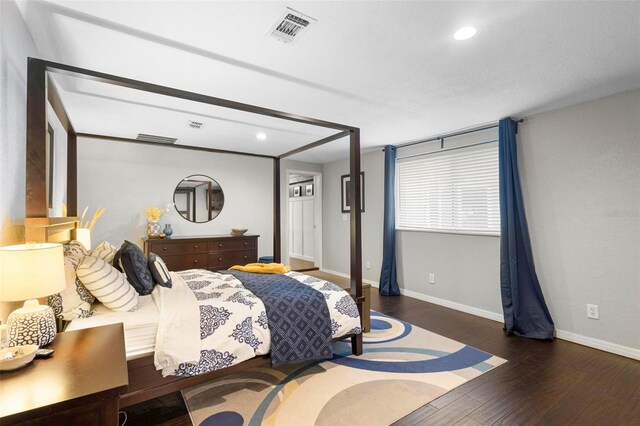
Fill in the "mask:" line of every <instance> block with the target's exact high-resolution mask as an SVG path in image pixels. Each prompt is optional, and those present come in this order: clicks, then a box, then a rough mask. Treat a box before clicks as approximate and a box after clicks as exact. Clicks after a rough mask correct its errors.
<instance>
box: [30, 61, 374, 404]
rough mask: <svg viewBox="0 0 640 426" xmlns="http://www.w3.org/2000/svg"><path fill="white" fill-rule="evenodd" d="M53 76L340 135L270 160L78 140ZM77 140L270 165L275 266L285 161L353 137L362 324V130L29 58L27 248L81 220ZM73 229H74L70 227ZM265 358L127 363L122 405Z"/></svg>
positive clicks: (358, 345)
mask: <svg viewBox="0 0 640 426" xmlns="http://www.w3.org/2000/svg"><path fill="white" fill-rule="evenodd" d="M48 73H57V74H64V75H70V76H73V77H78V78H83V79H89V80H94V81H99V82H102V83H107V84H113V85H117V86H122V87H127V88H130V89H135V90H140V91H143V92H150V93H156V94H161V95H165V96H170V97H175V98H180V99H186V100H190V101H194V102H200V103H205V104H209V105H216V106H220V107H224V108H230V109H235V110H240V111H245V112H249V113H253V114H258V115H266V116H269V117H274V118H279V119H282V120H290V121H296V122H299V123H305V124H308V125H312V126H320V127H326V128H330V129H334V130H337V131H338V133H335V134H334V135H331V136H328V137H326V138H323V139H320V140H318V141H315V142H312V143H309V144H306V145H304V146H301V147H299V148H296V149H293V150H291V151H288V152H285V153H283V154H281V155H278V156H268V155H261V154H254V153H250V152H236V151H228V150H220V149H209V148H197V147H188V146H176V145H168V146H167V145H158V144H154V143H149V142H141V141H138V140H135V139H127V138H119V137H114V136H109V135H95V134H76V132H75V130H74V128H73V126H72V124H71V121H70V120H69V117H68V115H67V112H66V111H65V109H64V106H63V104H62V101H61V99H60V95H59V93H58V92H57V90H56V88H55V85H54V84H53V82H52V80H51V79H50V78H49V74H48ZM47 100H49V102H50V104H51V106H52V107H53V110H54V111H55V113H56V115H57V116H58V118H59V119H60V122H61V123H62V124H63V126H64V127H65V129H66V131H67V152H68V157H67V216H68V217H67V218H52V217H48V200H47V177H46V132H47V114H46V104H47ZM78 136H85V137H91V138H95V139H103V140H112V141H114V140H115V141H121V142H131V143H146V144H151V145H154V146H158V147H165V148H166V149H191V150H199V151H208V152H216V153H222V154H235V155H247V156H257V157H263V158H270V159H272V160H273V255H274V261H275V262H280V259H281V253H280V251H281V247H280V245H281V229H280V220H281V216H280V161H281V159H283V158H286V157H290V156H292V155H294V154H297V153H300V152H303V151H306V150H308V149H311V148H314V147H318V146H320V145H323V144H326V143H328V142H332V141H335V140H338V139H342V138H346V137H348V138H349V175H350V176H351V180H350V183H349V184H350V193H349V195H350V205H351V214H350V216H351V219H350V257H351V265H350V272H351V281H350V284H351V285H350V294H351V296H352V297H353V298H354V300H355V302H356V304H357V306H358V310H359V312H360V318H361V322H362V318H363V316H362V308H363V294H362V242H361V211H360V191H361V188H360V179H358V176H360V129H358V128H357V127H353V126H347V125H344V124H338V123H331V122H328V121H323V120H318V119H314V118H309V117H303V116H300V115H295V114H290V113H286V112H282V111H276V110H273V109H269V108H262V107H258V106H254V105H249V104H244V103H240V102H234V101H230V100H226V99H221V98H215V97H212V96H208V95H203V94H199V93H194V92H188V91H184V90H180V89H175V88H170V87H165V86H160V85H157V84H153V83H147V82H143V81H138V80H132V79H129V78H125V77H119V76H115V75H110V74H105V73H101V72H97V71H91V70H87V69H82V68H77V67H74V66H69V65H64V64H59V63H55V62H49V61H44V60H41V59H36V58H29V59H28V68H27V135H26V159H27V161H26V219H25V227H26V235H27V239H29V240H30V241H34V240H36V239H37V240H39V241H62V240H63V239H64V237H63V236H61V235H60V233H59V232H58V230H59V228H60V226H61V225H60V224H61V223H64V224H66V226H65V228H64V229H65V231H68V230H69V229H70V228H71V227H73V224H75V223H76V220H77V218H75V216H76V215H77V213H78V212H77V208H78V206H77V138H78ZM70 225H71V226H70ZM348 337H350V338H351V345H352V350H353V353H354V354H356V355H361V354H362V334H357V335H351V336H346V337H345V338H348ZM268 360H269V358H268V357H267V356H259V357H256V358H252V359H250V360H247V361H244V362H242V363H240V364H237V365H234V366H232V367H228V368H224V369H222V370H217V371H212V372H210V373H207V374H202V375H199V376H194V377H187V378H181V377H175V376H170V377H166V378H163V377H162V374H161V373H160V372H159V371H157V370H156V368H155V365H154V364H153V355H150V356H145V357H143V358H139V359H134V360H130V361H128V362H127V367H128V372H129V388H128V391H127V393H126V394H124V395H122V397H121V399H120V405H121V406H122V407H126V406H129V405H133V404H137V403H139V402H143V401H146V400H149V399H153V398H156V397H159V396H161V395H165V394H167V393H171V392H175V391H177V390H180V389H184V388H187V387H190V386H194V385H196V384H199V383H202V382H206V381H209V380H212V379H215V378H217V377H221V376H224V375H227V374H231V373H234V372H236V371H241V370H244V369H247V368H252V367H255V366H258V365H263V364H264V363H266V362H268Z"/></svg>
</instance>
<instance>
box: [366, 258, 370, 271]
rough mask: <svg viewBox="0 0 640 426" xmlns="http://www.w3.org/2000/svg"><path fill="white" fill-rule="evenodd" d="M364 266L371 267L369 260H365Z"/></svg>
mask: <svg viewBox="0 0 640 426" xmlns="http://www.w3.org/2000/svg"><path fill="white" fill-rule="evenodd" d="M365 267H366V268H367V269H371V262H369V261H368V260H367V263H365Z"/></svg>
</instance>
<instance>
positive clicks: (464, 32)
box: [453, 27, 478, 40]
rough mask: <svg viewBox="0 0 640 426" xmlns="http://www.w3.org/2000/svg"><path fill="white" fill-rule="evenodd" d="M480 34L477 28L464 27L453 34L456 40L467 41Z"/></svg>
mask: <svg viewBox="0 0 640 426" xmlns="http://www.w3.org/2000/svg"><path fill="white" fill-rule="evenodd" d="M477 32H478V30H477V29H475V27H462V28H460V29H459V30H458V31H456V32H455V34H453V38H455V39H456V40H467V39H470V38H471V37H473V36H474V35H476V33H477Z"/></svg>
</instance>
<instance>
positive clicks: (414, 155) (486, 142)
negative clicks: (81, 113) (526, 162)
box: [396, 139, 498, 160]
mask: <svg viewBox="0 0 640 426" xmlns="http://www.w3.org/2000/svg"><path fill="white" fill-rule="evenodd" d="M495 142H498V139H494V140H492V141H485V142H478V143H472V144H469V145H462V146H454V147H453V148H447V149H439V150H437V151H429V152H422V153H420V154H413V155H405V156H404V157H397V158H396V160H403V159H405V158H413V157H422V156H423V155H431V154H440V153H441V152H445V151H454V150H456V149H462V148H469V147H472V146H478V145H485V144H488V143H495Z"/></svg>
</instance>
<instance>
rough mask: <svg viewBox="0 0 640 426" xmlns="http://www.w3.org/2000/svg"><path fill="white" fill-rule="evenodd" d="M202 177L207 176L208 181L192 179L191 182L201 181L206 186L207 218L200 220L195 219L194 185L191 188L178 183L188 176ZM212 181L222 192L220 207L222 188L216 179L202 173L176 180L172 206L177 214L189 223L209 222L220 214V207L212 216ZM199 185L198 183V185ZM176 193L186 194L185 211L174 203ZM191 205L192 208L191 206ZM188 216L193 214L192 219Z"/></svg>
mask: <svg viewBox="0 0 640 426" xmlns="http://www.w3.org/2000/svg"><path fill="white" fill-rule="evenodd" d="M198 176H200V177H203V178H207V179H209V181H210V182H209V181H204V180H202V181H199V180H192V182H201V183H202V184H207V186H208V188H207V199H206V200H205V203H206V204H207V205H208V206H209V208H208V212H209V214H208V215H209V219H207V220H205V221H203V222H200V221H197V220H196V218H195V212H196V203H197V201H196V200H197V197H196V194H195V191H196V188H197V187H196V186H194V187H192V188H180V184H181V183H182V182H184V181H186V180H188V179H189V178H192V177H198ZM213 182H215V183H216V185H218V187H219V188H220V192H222V207H223V208H224V190H223V189H222V185H220V184H219V183H218V181H217V180H215V179H214V178H212V177H211V176H209V175H203V174H194V175H189V176H187V177H186V178H184V179H182V180H181V181H180V182H178V185H176V188H175V189H174V190H173V206H174V207H175V209H176V211H177V212H178V214H179V215H180V216H181V217H182V218H183V219H184V220H187V221H189V222H191V223H209V222H211V221H212V220H213V219H215V218H216V217H218V216H220V213H222V208H221V209H220V210H219V211H218V214H216V215H215V216H212V209H211V198H210V197H211V193H212V191H213V189H212V186H213ZM198 186H200V185H198ZM176 194H185V195H186V196H187V210H186V211H181V210H178V204H177V203H176ZM192 207H193V208H192ZM189 216H193V219H191V218H189Z"/></svg>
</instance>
